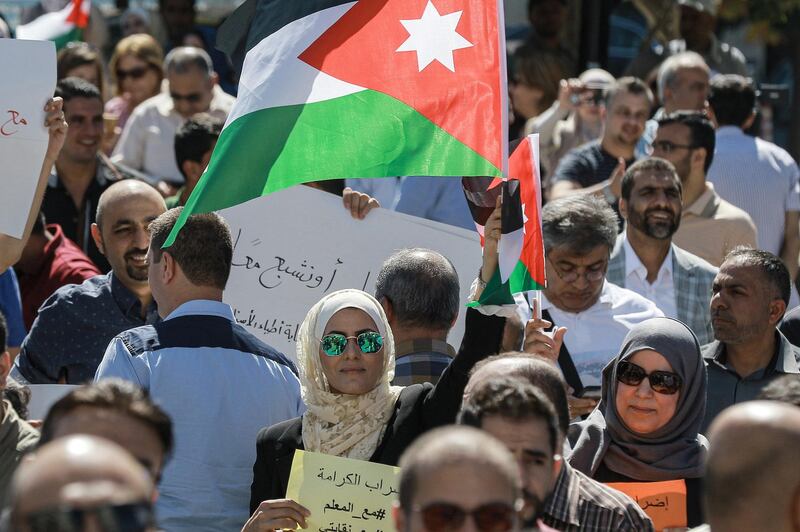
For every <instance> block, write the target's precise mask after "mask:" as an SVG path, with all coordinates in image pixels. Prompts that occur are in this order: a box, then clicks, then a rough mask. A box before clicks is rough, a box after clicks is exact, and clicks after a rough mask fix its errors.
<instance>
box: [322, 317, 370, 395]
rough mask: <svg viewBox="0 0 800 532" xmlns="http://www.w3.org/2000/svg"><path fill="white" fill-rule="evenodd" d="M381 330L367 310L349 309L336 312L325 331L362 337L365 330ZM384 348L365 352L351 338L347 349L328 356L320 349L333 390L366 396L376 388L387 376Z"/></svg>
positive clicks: (326, 332)
mask: <svg viewBox="0 0 800 532" xmlns="http://www.w3.org/2000/svg"><path fill="white" fill-rule="evenodd" d="M367 331H373V332H378V328H377V327H376V326H375V322H373V321H372V318H370V317H369V315H367V313H366V312H364V311H363V310H360V309H356V308H345V309H342V310H340V311H338V312H337V313H336V314H334V315H333V316H332V317H331V319H330V320H329V321H328V324H327V325H326V326H325V332H324V333H323V336H324V335H325V334H330V333H339V334H343V335H345V336H358V335H359V334H361V333H362V332H367ZM384 355H385V353H384V349H383V348H381V349H380V350H378V351H377V352H376V353H362V352H361V348H359V347H358V344H357V343H356V339H355V338H350V340H348V342H347V346H346V347H345V350H344V352H343V353H342V354H341V355H339V356H328V355H326V354H325V353H324V352H323V351H322V347H320V348H319V358H320V360H321V361H322V370H323V371H324V372H325V376H326V377H327V378H328V384H329V385H330V389H331V392H333V393H342V394H348V395H362V394H365V393H368V392H370V391H372V390H373V389H374V388H375V386H376V385H377V384H378V381H380V379H381V377H382V376H383V357H384Z"/></svg>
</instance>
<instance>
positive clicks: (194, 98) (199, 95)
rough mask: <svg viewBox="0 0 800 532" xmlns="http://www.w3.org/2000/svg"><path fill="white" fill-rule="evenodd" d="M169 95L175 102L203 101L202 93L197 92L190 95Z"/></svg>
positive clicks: (172, 93) (171, 93)
mask: <svg viewBox="0 0 800 532" xmlns="http://www.w3.org/2000/svg"><path fill="white" fill-rule="evenodd" d="M169 95H170V97H172V99H173V100H175V101H176V102H179V101H181V100H186V101H187V102H188V103H199V102H200V100H202V99H203V95H202V93H199V92H193V93H192V94H175V93H174V92H170V93H169Z"/></svg>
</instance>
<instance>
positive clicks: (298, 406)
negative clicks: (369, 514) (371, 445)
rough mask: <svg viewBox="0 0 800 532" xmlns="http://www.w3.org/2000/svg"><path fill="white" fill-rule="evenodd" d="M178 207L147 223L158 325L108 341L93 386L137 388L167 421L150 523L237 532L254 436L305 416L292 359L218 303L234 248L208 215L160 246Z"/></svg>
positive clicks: (180, 530) (176, 530)
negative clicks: (166, 447) (171, 445)
mask: <svg viewBox="0 0 800 532" xmlns="http://www.w3.org/2000/svg"><path fill="white" fill-rule="evenodd" d="M181 211H182V208H180V207H178V208H175V209H171V210H169V211H167V212H166V213H164V214H162V215H161V216H159V217H158V218H156V219H155V220H154V221H153V222H152V223H151V224H150V232H151V241H150V249H149V251H148V254H147V264H148V279H149V283H150V288H151V291H152V294H153V298H154V299H155V300H156V302H157V303H158V311H159V314H160V315H161V317H162V318H163V321H161V322H160V323H158V324H156V325H154V326H144V327H138V328H136V329H130V330H128V331H125V332H123V333H121V334H119V335H117V337H116V338H114V339H113V340H112V341H111V343H110V344H109V346H108V349H107V350H106V353H105V356H104V357H103V361H102V362H101V363H100V367H99V368H98V369H97V373H96V375H95V380H96V381H102V380H103V379H105V378H107V377H118V378H121V379H124V380H127V381H130V382H132V383H134V384H136V385H138V386H140V387H142V388H143V389H144V390H146V391H147V392H148V393H149V395H150V397H151V398H152V399H153V401H155V402H156V403H157V404H158V405H159V406H161V408H163V409H164V411H166V413H167V414H168V415H169V416H170V417H171V418H172V420H173V421H174V423H175V425H174V431H175V451H174V453H173V455H172V458H171V459H170V461H169V463H168V464H167V466H166V468H165V469H164V474H163V476H162V481H161V484H160V485H159V492H160V497H159V499H158V503H157V507H158V516H159V524H160V525H161V526H162V527H163V528H164V529H165V530H169V531H170V532H190V531H191V532H216V531H219V530H240V529H241V528H242V525H244V524H245V521H246V520H247V516H248V515H249V511H248V508H249V502H250V482H251V480H252V477H251V475H250V473H249V472H250V471H252V467H253V463H254V462H255V459H256V446H255V445H254V444H253V442H255V441H256V436H257V434H258V432H259V430H260V429H261V428H263V427H266V426H271V425H274V424H276V423H280V422H282V421H286V420H288V419H292V418H296V417H298V416H299V415H300V414H301V413H302V412H303V410H304V407H303V404H302V400H301V398H300V382H299V380H298V379H297V370H296V368H295V366H294V364H293V363H292V362H290V361H289V360H288V359H287V358H286V357H285V356H284V355H282V354H281V353H279V352H278V351H276V350H275V349H273V348H271V347H269V346H267V345H266V344H264V343H263V342H261V341H260V340H258V339H257V338H256V337H254V336H253V335H252V334H250V333H249V332H247V331H246V330H245V328H244V327H242V326H241V325H239V324H238V323H236V321H235V320H234V317H233V311H232V309H231V308H230V306H228V305H226V304H225V303H223V302H222V292H223V290H224V289H225V285H226V283H227V281H228V275H229V273H230V267H231V258H232V256H233V243H232V240H231V235H230V230H229V229H228V226H227V224H226V223H225V222H224V221H223V220H222V218H220V217H219V216H218V215H216V214H213V213H211V214H195V215H192V216H190V217H189V218H188V219H187V220H186V225H184V226H183V228H182V229H181V231H180V233H179V234H178V236H177V239H176V240H175V242H174V243H173V244H172V245H171V246H170V247H169V248H167V249H162V246H163V245H164V242H165V241H166V239H167V236H168V235H169V233H170V232H171V231H172V228H173V227H174V226H175V222H176V221H177V219H178V216H180V213H181Z"/></svg>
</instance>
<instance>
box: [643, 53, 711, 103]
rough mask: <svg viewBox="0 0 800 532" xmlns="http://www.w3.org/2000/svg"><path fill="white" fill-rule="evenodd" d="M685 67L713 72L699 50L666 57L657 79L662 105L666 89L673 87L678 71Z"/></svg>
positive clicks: (707, 72)
mask: <svg viewBox="0 0 800 532" xmlns="http://www.w3.org/2000/svg"><path fill="white" fill-rule="evenodd" d="M684 69H697V70H702V71H704V72H705V73H706V74H709V73H710V72H711V71H710V69H709V68H708V65H707V64H706V61H705V59H703V56H702V55H700V54H698V53H697V52H692V51H687V52H681V53H679V54H675V55H672V56H670V57H668V58H666V59H665V60H664V62H663V63H661V66H660V67H658V78H657V81H656V83H657V84H658V99H659V100H661V103H662V105H663V103H664V89H665V88H667V87H672V86H673V85H674V83H675V78H677V76H678V73H679V72H680V71H681V70H684Z"/></svg>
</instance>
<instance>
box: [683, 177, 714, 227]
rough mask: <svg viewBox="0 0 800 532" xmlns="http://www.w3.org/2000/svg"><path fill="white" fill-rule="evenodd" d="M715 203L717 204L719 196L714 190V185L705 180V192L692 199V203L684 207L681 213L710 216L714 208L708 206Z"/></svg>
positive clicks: (702, 216)
mask: <svg viewBox="0 0 800 532" xmlns="http://www.w3.org/2000/svg"><path fill="white" fill-rule="evenodd" d="M717 204H719V196H718V195H717V193H716V192H715V191H714V185H712V184H711V183H709V182H706V190H705V192H703V193H702V194H700V197H699V198H697V199H696V200H694V203H692V204H691V205H689V206H688V207H685V208H684V209H683V213H684V215H686V214H694V215H695V216H700V217H701V218H710V217H711V215H712V214H713V211H714V209H713V208H710V207H716V205H717Z"/></svg>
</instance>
